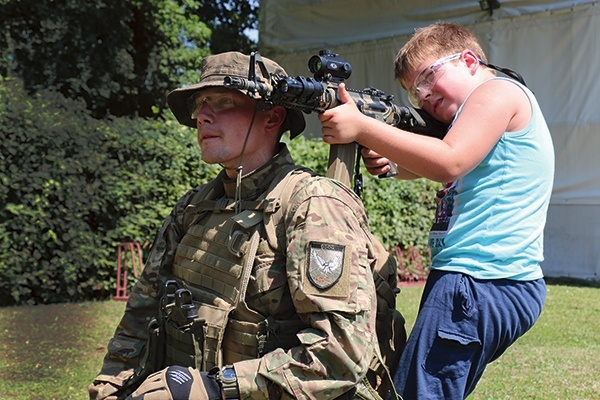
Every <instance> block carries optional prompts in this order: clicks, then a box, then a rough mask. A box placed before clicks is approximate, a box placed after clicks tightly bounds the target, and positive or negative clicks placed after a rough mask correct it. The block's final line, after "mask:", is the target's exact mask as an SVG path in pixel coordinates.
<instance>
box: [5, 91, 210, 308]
mask: <svg viewBox="0 0 600 400" xmlns="http://www.w3.org/2000/svg"><path fill="white" fill-rule="evenodd" d="M0 135H1V136H2V138H3V140H2V141H1V142H0V157H1V158H0V171H1V172H0V174H1V175H0V179H1V180H2V185H1V187H0V204H1V205H2V208H1V209H0V305H13V304H48V303H57V302H64V301H80V300H84V299H93V298H96V299H98V298H106V297H108V296H109V295H110V294H111V293H112V292H113V289H114V287H115V266H116V247H117V245H118V244H119V242H122V241H139V242H141V243H145V244H146V249H147V248H148V247H149V245H150V244H149V243H147V242H148V241H149V240H151V239H152V237H153V235H154V232H156V230H157V229H158V228H159V226H160V223H161V222H162V220H163V219H164V218H165V217H166V215H167V213H168V212H169V209H170V205H172V204H174V202H175V201H176V199H177V198H178V197H179V196H181V195H183V194H184V193H185V191H187V190H188V189H189V188H190V187H192V186H195V185H197V184H199V183H202V182H203V181H204V180H206V179H207V177H206V176H207V175H209V176H212V175H213V174H214V168H212V167H210V166H207V165H205V164H203V163H201V162H200V157H199V150H198V148H197V144H196V136H195V135H194V134H193V131H192V130H191V129H190V128H185V127H182V126H180V125H178V124H176V123H173V121H166V123H165V122H164V121H162V122H161V121H148V120H143V119H138V120H130V119H114V120H106V121H97V120H95V119H93V118H92V117H91V116H90V115H89V112H88V111H86V109H85V105H84V104H82V103H79V102H76V101H72V100H67V99H65V98H64V97H63V96H62V95H60V94H57V93H54V92H45V93H39V94H37V95H36V96H35V97H32V98H31V97H28V96H27V95H26V94H25V92H24V90H23V88H22V86H21V85H20V83H19V82H17V81H14V80H4V81H3V82H1V84H0Z"/></svg>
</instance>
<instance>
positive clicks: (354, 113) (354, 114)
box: [319, 83, 368, 144]
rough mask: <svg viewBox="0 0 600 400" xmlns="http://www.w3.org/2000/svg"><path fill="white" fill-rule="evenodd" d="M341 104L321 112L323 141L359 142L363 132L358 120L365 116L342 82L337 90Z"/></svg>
mask: <svg viewBox="0 0 600 400" xmlns="http://www.w3.org/2000/svg"><path fill="white" fill-rule="evenodd" d="M337 93H338V97H339V100H340V103H341V104H340V105H339V106H337V107H333V108H331V109H329V110H325V111H323V112H322V113H320V114H319V121H321V125H322V129H321V132H322V133H323V141H324V142H325V143H327V144H345V143H352V142H357V141H358V137H359V135H360V133H361V130H360V127H359V125H358V122H359V121H360V119H362V118H368V117H366V116H364V115H363V114H362V113H361V112H360V111H359V109H358V107H356V104H355V103H354V100H353V99H352V97H351V96H350V94H349V93H348V91H347V90H346V85H345V84H343V83H341V84H340V85H339V87H338V90H337Z"/></svg>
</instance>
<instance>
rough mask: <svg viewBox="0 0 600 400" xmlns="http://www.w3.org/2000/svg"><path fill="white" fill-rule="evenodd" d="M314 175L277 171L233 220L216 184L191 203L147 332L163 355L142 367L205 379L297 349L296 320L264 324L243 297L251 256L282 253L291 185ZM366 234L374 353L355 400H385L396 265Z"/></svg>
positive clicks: (400, 340)
mask: <svg viewBox="0 0 600 400" xmlns="http://www.w3.org/2000/svg"><path fill="white" fill-rule="evenodd" d="M313 175H314V173H312V172H311V171H309V170H306V169H302V168H301V167H298V166H295V165H288V166H286V167H284V168H282V170H281V171H280V172H279V173H278V174H277V176H276V177H275V179H273V183H272V184H271V187H269V189H268V190H266V191H265V193H264V194H263V195H262V196H260V197H259V198H258V199H257V200H255V201H242V204H241V207H240V209H241V210H243V211H241V212H239V213H238V214H236V215H234V214H235V212H234V209H235V203H234V202H233V200H231V199H221V200H219V199H216V198H215V197H216V196H218V194H219V193H218V190H217V185H218V184H219V183H218V182H217V181H216V180H215V181H212V182H211V183H210V184H206V185H204V186H203V187H202V188H201V189H200V191H199V192H198V193H197V194H196V195H194V197H193V198H192V200H191V202H190V205H189V206H188V207H187V208H186V211H185V212H184V220H183V224H184V231H185V232H186V233H185V235H184V237H183V239H182V240H181V242H180V244H179V245H178V247H177V251H176V255H175V262H174V265H173V278H174V279H173V280H172V281H168V282H167V283H166V286H165V294H164V296H163V298H162V301H161V315H162V318H161V319H160V320H157V321H153V322H152V323H151V326H150V337H149V341H150V342H152V341H154V342H155V344H154V345H151V344H150V343H149V344H148V346H149V347H150V346H159V348H161V349H162V351H161V350H159V351H152V350H150V348H149V349H148V350H150V352H152V353H154V354H155V355H154V356H150V355H149V356H150V358H149V360H147V362H149V363H151V364H153V365H152V366H151V369H153V370H154V371H156V370H159V369H162V368H164V367H165V366H168V365H182V366H191V367H195V368H198V369H200V370H202V371H208V370H210V368H212V367H213V366H222V365H227V364H233V363H235V362H238V361H243V360H247V359H256V358H260V357H261V356H262V355H264V354H266V353H268V352H270V351H272V350H274V349H276V348H278V347H280V348H283V349H289V348H291V347H293V346H296V345H298V344H299V341H298V339H297V336H296V334H297V333H298V332H299V331H300V330H302V329H304V328H307V327H308V326H307V325H306V324H305V323H303V322H302V321H301V320H300V319H299V318H297V317H296V318H294V319H290V320H274V319H273V318H266V319H265V318H264V317H263V316H262V315H260V314H259V313H258V312H256V311H254V310H252V309H250V308H249V307H248V305H247V304H246V289H247V286H248V280H249V278H250V274H251V272H252V267H253V265H254V261H255V257H256V255H257V254H260V255H261V256H262V257H264V258H266V259H274V258H275V256H276V254H278V253H279V254H281V253H282V251H283V250H282V249H285V243H286V237H285V228H284V227H283V225H282V224H281V222H282V216H283V213H284V209H283V207H285V206H286V205H287V204H288V201H289V198H290V197H291V195H292V193H293V191H294V188H295V187H296V185H297V184H298V183H299V182H300V181H301V180H303V179H307V178H309V177H311V176H313ZM366 234H367V235H369V237H370V238H371V246H372V247H371V248H369V252H371V254H374V255H379V257H376V259H377V265H375V266H372V267H373V273H374V280H375V285H376V287H377V307H378V308H377V336H378V340H379V344H380V349H379V350H380V351H379V352H378V354H375V355H374V357H373V360H372V363H371V366H370V371H369V374H368V375H367V378H365V381H366V382H365V385H359V387H358V388H357V393H356V394H355V396H354V397H357V398H361V397H362V398H376V397H374V393H369V391H370V390H372V389H370V387H373V388H377V392H379V395H380V396H381V397H383V398H385V397H386V396H384V393H387V391H391V392H392V393H394V391H393V388H392V387H391V373H393V371H394V369H395V367H396V364H397V361H398V358H399V356H400V353H401V351H402V349H403V347H404V343H405V340H406V332H405V330H404V319H403V318H402V316H401V315H400V313H399V312H398V311H396V309H395V304H396V303H395V297H396V294H397V292H398V290H397V289H396V264H395V262H394V260H393V258H391V257H390V258H388V257H387V254H388V253H387V252H386V251H385V249H384V248H383V246H382V245H381V243H380V242H379V241H378V240H376V239H375V238H374V237H372V235H371V233H370V232H368V231H366ZM261 239H262V240H261ZM383 255H385V257H384V256H383ZM374 258H375V257H374ZM184 282H185V283H184ZM198 304H202V307H198V306H197V305H198ZM155 349H156V347H155ZM158 354H163V356H162V357H161V356H157V355H158ZM358 392H364V393H363V394H362V395H361V394H360V393H358Z"/></svg>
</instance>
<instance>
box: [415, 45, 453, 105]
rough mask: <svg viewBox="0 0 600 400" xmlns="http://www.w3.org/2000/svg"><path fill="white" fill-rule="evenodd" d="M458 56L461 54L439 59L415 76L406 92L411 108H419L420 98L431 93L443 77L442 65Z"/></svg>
mask: <svg viewBox="0 0 600 400" xmlns="http://www.w3.org/2000/svg"><path fill="white" fill-rule="evenodd" d="M460 55H461V53H456V54H451V55H449V56H447V57H443V58H440V59H439V60H437V61H436V62H434V63H433V64H431V65H430V66H429V67H427V68H425V69H424V70H423V71H421V73H420V74H419V75H417V78H416V79H415V82H414V83H413V86H412V87H411V88H410V89H409V90H408V101H409V102H410V104H411V105H412V106H413V107H415V108H420V106H419V101H420V100H421V98H423V97H424V96H425V94H427V93H428V92H429V91H431V88H433V87H434V86H435V84H436V82H437V81H438V79H440V77H441V76H442V75H444V71H445V69H444V64H446V63H448V62H450V61H454V60H456V59H458V58H459V57H460Z"/></svg>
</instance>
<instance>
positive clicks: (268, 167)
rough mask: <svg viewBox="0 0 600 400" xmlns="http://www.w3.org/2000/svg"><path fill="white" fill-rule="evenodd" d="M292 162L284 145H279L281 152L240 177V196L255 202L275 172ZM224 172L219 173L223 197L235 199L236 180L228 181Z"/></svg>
mask: <svg viewBox="0 0 600 400" xmlns="http://www.w3.org/2000/svg"><path fill="white" fill-rule="evenodd" d="M293 163H294V160H293V159H292V156H291V154H290V152H289V150H288V148H287V146H286V145H285V143H282V144H281V150H280V151H279V152H278V153H277V154H276V155H275V156H274V157H273V158H272V159H271V161H269V162H268V163H266V164H265V165H263V166H262V167H260V168H258V169H256V170H254V171H252V172H250V173H248V174H246V175H244V176H242V184H241V186H242V187H241V195H242V199H244V200H255V199H256V198H257V197H258V196H259V195H260V194H262V193H263V192H264V191H265V190H266V189H267V188H268V187H269V185H270V184H271V181H272V180H273V177H274V176H275V175H276V172H277V170H279V169H280V168H281V167H282V166H284V165H286V164H293ZM224 172H225V171H221V174H219V175H220V177H221V182H223V188H224V189H225V196H226V197H228V198H234V197H235V185H236V179H235V178H234V179H230V178H228V177H227V175H225V173H224Z"/></svg>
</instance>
